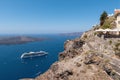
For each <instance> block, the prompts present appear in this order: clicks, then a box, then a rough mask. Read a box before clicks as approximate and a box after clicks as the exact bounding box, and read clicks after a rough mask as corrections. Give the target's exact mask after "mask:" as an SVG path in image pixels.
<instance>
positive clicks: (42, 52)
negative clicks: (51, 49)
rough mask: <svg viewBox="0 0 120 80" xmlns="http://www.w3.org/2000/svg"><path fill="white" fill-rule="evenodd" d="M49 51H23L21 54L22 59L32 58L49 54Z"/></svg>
mask: <svg viewBox="0 0 120 80" xmlns="http://www.w3.org/2000/svg"><path fill="white" fill-rule="evenodd" d="M47 54H48V53H47V52H45V51H38V52H29V53H23V54H22V55H21V59H24V58H32V57H37V56H43V55H47Z"/></svg>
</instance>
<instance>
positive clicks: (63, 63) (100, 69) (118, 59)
mask: <svg viewBox="0 0 120 80" xmlns="http://www.w3.org/2000/svg"><path fill="white" fill-rule="evenodd" d="M107 20H108V19H107ZM98 27H101V26H95V27H94V28H92V29H91V30H89V31H87V32H84V33H83V35H82V36H81V37H80V38H76V39H74V40H67V41H66V42H65V44H64V51H63V52H61V53H60V54H59V61H57V62H55V63H53V65H52V66H51V67H50V69H49V70H48V71H46V72H45V73H43V74H41V75H40V76H38V77H36V78H35V79H33V80H120V38H119V37H115V38H114V37H109V38H105V37H103V36H101V37H99V36H98V33H96V32H95V29H97V28H98Z"/></svg>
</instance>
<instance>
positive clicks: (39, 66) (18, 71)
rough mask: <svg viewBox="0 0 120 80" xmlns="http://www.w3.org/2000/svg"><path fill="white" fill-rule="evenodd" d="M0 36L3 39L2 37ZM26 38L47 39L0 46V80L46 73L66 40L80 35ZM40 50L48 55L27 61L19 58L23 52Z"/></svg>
mask: <svg viewBox="0 0 120 80" xmlns="http://www.w3.org/2000/svg"><path fill="white" fill-rule="evenodd" d="M0 36H1V37H4V35H0ZM7 36H8V35H7ZM27 36H31V37H40V38H47V39H46V40H44V41H38V42H29V43H25V44H16V45H0V80H19V79H22V78H35V77H37V76H38V75H40V74H42V73H44V72H45V71H47V70H48V69H49V68H50V66H51V65H52V64H53V63H54V62H56V61H58V56H59V53H60V52H62V51H63V50H64V42H65V41H66V40H72V39H74V38H77V37H80V35H72V36H65V35H59V34H49V35H48V34H45V35H27ZM41 50H42V51H46V52H48V55H45V56H40V57H34V58H28V59H21V58H20V56H21V55H22V54H23V53H24V52H30V51H34V52H35V51H41Z"/></svg>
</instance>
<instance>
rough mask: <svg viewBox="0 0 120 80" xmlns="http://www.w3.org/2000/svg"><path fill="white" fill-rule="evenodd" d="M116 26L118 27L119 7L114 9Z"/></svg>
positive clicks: (119, 25) (119, 23)
mask: <svg viewBox="0 0 120 80" xmlns="http://www.w3.org/2000/svg"><path fill="white" fill-rule="evenodd" d="M115 16H116V28H120V9H115Z"/></svg>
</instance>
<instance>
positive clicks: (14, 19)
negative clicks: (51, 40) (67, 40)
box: [0, 0, 120, 34]
mask: <svg viewBox="0 0 120 80" xmlns="http://www.w3.org/2000/svg"><path fill="white" fill-rule="evenodd" d="M115 8H120V1H118V0H111V1H105V0H100V1H98V0H0V10H1V13H0V34H46V33H70V32H83V31H86V30H88V29H90V28H91V27H92V25H94V24H97V23H99V17H100V15H101V13H102V12H103V11H107V12H108V14H112V13H114V9H115Z"/></svg>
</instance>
